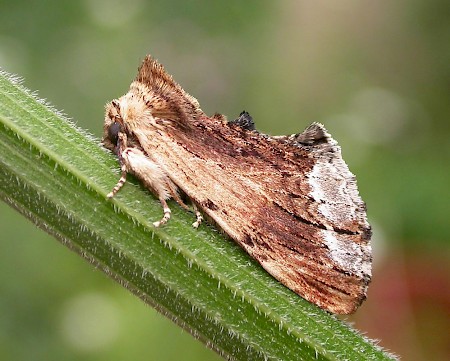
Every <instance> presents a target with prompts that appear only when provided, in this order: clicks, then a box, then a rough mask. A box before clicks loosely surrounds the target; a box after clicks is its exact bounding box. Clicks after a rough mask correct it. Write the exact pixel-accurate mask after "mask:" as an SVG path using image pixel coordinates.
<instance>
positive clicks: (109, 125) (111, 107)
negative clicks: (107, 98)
mask: <svg viewBox="0 0 450 361" xmlns="http://www.w3.org/2000/svg"><path fill="white" fill-rule="evenodd" d="M105 108H106V113H105V122H104V124H103V139H102V143H103V146H105V147H106V148H108V149H110V150H112V151H114V150H115V148H116V146H117V141H118V139H119V133H120V132H121V131H122V129H123V119H122V115H121V113H120V102H119V100H117V99H114V100H113V101H112V102H110V103H108V104H106V107H105Z"/></svg>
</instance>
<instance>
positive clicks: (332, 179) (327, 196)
mask: <svg viewBox="0 0 450 361" xmlns="http://www.w3.org/2000/svg"><path fill="white" fill-rule="evenodd" d="M340 163H342V164H340ZM340 165H342V166H340ZM338 166H340V167H339V168H338ZM308 183H309V186H310V188H311V192H310V196H312V197H313V199H314V200H315V201H316V202H317V204H318V211H319V212H320V213H321V214H322V215H323V216H324V217H325V218H326V219H327V220H328V221H330V222H332V223H334V224H342V223H345V222H351V221H353V220H355V219H356V218H357V211H358V206H359V204H357V203H355V201H357V200H358V199H359V196H358V193H357V190H356V186H355V185H354V182H353V174H351V173H350V171H349V170H348V168H347V167H346V165H345V163H344V162H343V161H342V160H341V161H340V162H338V160H335V162H333V163H329V162H323V161H317V162H316V163H315V164H314V167H313V169H312V170H311V172H310V173H309V174H308ZM355 196H356V197H357V198H356V199H355Z"/></svg>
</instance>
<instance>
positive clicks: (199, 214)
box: [192, 203, 203, 228]
mask: <svg viewBox="0 0 450 361" xmlns="http://www.w3.org/2000/svg"><path fill="white" fill-rule="evenodd" d="M193 208H194V212H195V217H196V218H197V220H196V221H195V222H194V223H192V227H194V228H198V226H200V224H202V221H203V216H202V214H201V213H200V211H199V210H198V208H197V206H196V205H195V203H194V204H193Z"/></svg>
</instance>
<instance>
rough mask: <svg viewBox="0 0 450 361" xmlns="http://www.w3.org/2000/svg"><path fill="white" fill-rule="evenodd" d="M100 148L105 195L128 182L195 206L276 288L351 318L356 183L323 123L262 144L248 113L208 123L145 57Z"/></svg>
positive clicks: (362, 290) (109, 113) (367, 262)
mask: <svg viewBox="0 0 450 361" xmlns="http://www.w3.org/2000/svg"><path fill="white" fill-rule="evenodd" d="M103 145H104V146H105V147H106V148H108V149H110V150H111V151H113V152H114V153H115V154H116V155H117V157H118V160H119V164H120V168H121V172H122V174H121V177H120V180H119V181H118V183H117V184H116V186H115V187H114V188H113V190H112V191H111V193H109V194H108V197H109V198H110V197H113V196H114V195H115V194H116V193H117V192H118V191H119V190H120V188H121V187H122V186H123V185H124V184H125V182H126V176H127V174H128V173H131V174H134V175H135V176H136V177H137V178H138V179H139V180H140V181H141V182H142V183H143V185H144V186H145V187H146V188H148V189H149V190H150V191H151V192H152V193H154V194H155V195H156V196H157V197H158V198H159V200H160V202H161V204H162V207H163V211H164V216H163V217H162V219H161V220H158V221H156V222H155V223H154V225H155V226H160V225H162V224H164V223H166V222H167V221H168V220H169V218H170V214H171V213H170V208H169V206H168V204H167V200H168V199H170V198H173V199H174V200H175V201H176V202H177V203H178V204H180V206H181V207H183V208H186V209H188V208H189V207H188V206H187V205H186V204H185V202H184V201H183V198H182V197H181V195H182V194H183V195H185V196H186V197H187V198H188V199H189V200H190V201H191V202H192V204H193V205H194V207H195V210H196V212H195V213H196V221H195V222H194V224H193V226H194V227H198V226H199V224H200V223H201V221H202V218H203V216H206V217H207V218H208V219H210V220H211V221H212V222H213V223H215V224H216V225H217V226H218V227H219V228H220V229H221V230H222V231H223V232H225V233H226V234H227V235H228V236H229V237H231V238H232V239H233V240H235V241H236V242H237V243H238V244H239V245H240V246H241V247H242V248H243V249H244V250H245V251H247V252H248V253H249V255H250V256H251V257H253V258H254V259H256V260H257V261H258V262H259V263H260V264H261V266H262V267H263V268H264V269H265V270H266V271H267V272H269V273H270V274H271V275H272V276H273V277H274V278H276V279H277V280H278V281H280V282H281V283H282V284H284V285H285V286H286V287H288V288H289V289H291V290H292V291H294V292H295V293H297V294H298V295H300V296H301V297H303V298H305V299H306V300H308V301H310V302H313V303H315V304H316V305H318V306H319V307H321V308H323V309H325V310H327V311H330V312H332V313H336V314H349V313H353V312H354V311H355V310H356V309H357V308H358V306H359V305H360V304H361V303H362V301H363V300H364V299H365V298H366V291H367V287H368V284H369V282H370V279H371V262H372V255H371V246H370V238H371V229H370V226H369V224H368V222H367V219H366V207H365V203H364V202H363V201H362V200H361V198H360V196H359V193H358V189H357V185H356V179H355V176H354V175H353V174H352V173H351V172H350V171H349V169H348V167H347V165H346V163H345V162H344V160H343V159H342V156H341V149H340V147H339V146H338V144H337V142H336V141H335V140H334V139H333V138H332V137H331V136H330V134H328V132H327V131H326V129H325V128H324V126H323V125H321V124H318V123H313V124H311V125H310V126H308V127H307V128H306V129H305V130H304V131H303V132H301V133H298V134H293V135H289V136H269V135H266V134H262V133H260V132H258V131H256V130H255V127H254V123H253V120H252V118H251V117H250V115H249V114H248V113H246V112H243V113H241V115H240V116H239V117H238V118H237V119H236V120H233V121H227V120H226V118H225V117H224V116H223V115H220V114H215V115H213V116H207V115H206V114H205V113H204V112H203V111H202V110H201V109H200V106H199V103H198V101H197V100H196V99H195V98H194V97H192V96H191V95H189V94H188V93H186V92H185V91H184V90H183V89H182V88H181V86H180V85H178V84H177V83H176V82H175V81H174V80H173V79H172V77H171V76H170V75H169V74H168V73H167V72H166V71H165V70H164V68H163V66H162V65H160V64H159V63H158V62H157V61H156V60H154V59H153V58H152V57H151V56H149V55H148V56H147V57H146V58H145V59H144V61H143V62H142V64H141V66H140V67H139V70H138V75H137V77H136V79H135V80H134V81H133V82H132V83H131V86H130V90H129V91H128V93H127V94H125V95H124V96H122V97H120V98H118V99H115V100H113V101H111V102H110V103H108V104H107V105H106V115H105V122H104V136H103Z"/></svg>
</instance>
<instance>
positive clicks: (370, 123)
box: [0, 0, 450, 360]
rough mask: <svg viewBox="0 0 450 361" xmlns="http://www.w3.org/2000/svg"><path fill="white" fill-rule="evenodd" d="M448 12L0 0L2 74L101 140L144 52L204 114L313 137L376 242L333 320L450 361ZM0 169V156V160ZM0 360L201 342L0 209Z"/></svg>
mask: <svg viewBox="0 0 450 361" xmlns="http://www.w3.org/2000/svg"><path fill="white" fill-rule="evenodd" d="M449 19H450V7H449V6H448V2H447V1H443V0H433V1H419V0H408V1H407V0H397V1H390V0H378V1H368V0H366V1H356V0H341V1H339V2H338V1H332V0H330V1H288V0H286V1H261V0H258V1H257V0H250V1H248V0H247V1H241V0H239V1H237V0H229V1H221V2H219V1H200V0H197V1H189V2H187V1H175V0H169V1H167V0H166V1H161V0H160V1H144V0H127V1H118V0H113V1H107V0H85V1H56V0H47V1H24V0H15V1H5V0H1V1H0V66H1V67H2V68H3V69H4V70H6V71H8V72H11V73H15V74H18V75H20V76H21V77H23V78H24V84H25V85H26V86H27V87H28V88H30V89H31V90H35V91H38V94H39V96H40V97H43V98H45V99H47V100H48V101H49V102H51V103H52V104H53V105H54V106H55V107H56V108H57V109H61V110H63V111H64V112H65V113H66V114H67V115H68V116H69V117H71V118H73V120H74V121H75V122H76V123H77V124H78V125H79V126H80V127H82V128H85V129H88V130H89V131H90V132H92V133H93V134H95V135H96V136H97V137H100V134H101V128H102V124H103V107H104V104H105V103H106V102H107V101H109V100H111V99H112V98H114V97H118V96H120V95H122V94H124V93H125V92H126V91H127V89H128V86H129V84H130V82H131V80H132V79H133V78H134V77H135V75H136V70H137V66H138V65H139V63H140V61H141V59H142V58H143V57H144V56H145V54H147V53H150V54H152V55H153V56H154V57H156V58H157V59H159V60H160V61H161V62H162V63H163V64H164V65H165V67H166V69H167V70H168V72H169V73H171V74H172V75H173V76H174V78H175V79H176V80H177V81H178V82H179V83H180V84H181V85H182V86H183V87H184V89H185V90H186V91H188V92H189V93H191V94H192V95H194V96H195V97H197V99H199V101H200V104H201V105H202V109H203V110H204V111H205V112H206V113H208V114H212V113H214V112H216V111H217V112H221V113H224V114H226V115H227V116H228V117H229V118H233V117H235V116H237V115H238V114H239V113H240V112H241V111H242V110H243V109H245V110H248V111H249V112H250V113H251V114H252V115H253V117H254V119H255V121H256V124H257V127H258V129H259V130H261V131H263V132H266V133H270V134H289V133H294V132H298V131H301V130H302V129H303V128H304V127H306V126H307V125H308V124H309V123H310V122H312V121H319V122H322V123H324V124H325V126H326V127H327V128H328V130H329V132H330V133H331V134H332V135H333V136H334V138H335V139H337V140H338V141H339V143H340V145H341V146H342V148H343V155H344V158H345V160H346V161H347V163H348V164H349V166H350V169H351V170H352V171H353V172H354V173H355V174H356V175H357V176H358V182H359V189H360V193H361V194H362V197H363V199H364V200H365V201H366V202H367V205H368V215H369V220H370V222H371V224H372V225H373V229H374V237H373V249H374V270H373V282H372V284H371V287H370V288H369V295H368V300H367V301H366V302H365V304H364V305H363V306H362V307H361V308H360V310H359V311H358V312H357V313H356V315H354V316H352V317H349V318H346V319H347V320H349V321H351V322H353V323H354V325H355V327H356V328H358V329H360V330H361V331H363V332H364V333H365V334H366V335H367V336H368V337H370V338H376V339H379V340H380V342H379V343H380V345H381V346H384V347H386V348H387V349H389V350H390V351H392V352H394V353H397V354H398V355H400V356H401V357H402V358H403V359H405V360H444V359H446V357H447V356H448V355H450V346H449V345H450V336H449V335H450V329H449V315H450V271H449V262H450V247H449V239H450V227H449V215H450V212H449V211H450V206H449V202H450V192H449V190H448V189H449V185H450V167H449V165H450V162H449V161H450V157H449V155H450V141H449V137H450V127H449V121H450V101H449V95H450V21H449ZM0 156H1V155H0ZM0 239H1V243H0V359H1V360H61V359H64V360H80V359H83V360H124V359H126V360H144V359H148V360H174V359H180V360H215V359H219V357H218V356H217V355H216V354H215V353H213V352H212V351H210V350H207V349H206V348H205V347H204V346H203V345H202V344H201V343H200V342H198V341H196V340H194V339H192V338H191V336H190V335H188V334H187V333H185V332H184V331H182V330H180V329H179V328H178V327H176V326H174V325H173V324H172V323H171V322H170V321H168V320H166V319H165V318H163V317H162V316H160V315H159V314H157V313H156V311H154V310H153V309H150V308H148V307H146V306H145V305H144V304H143V303H142V302H141V301H140V300H139V299H137V298H136V297H134V296H132V295H130V294H128V292H126V291H125V290H124V289H122V288H121V287H119V286H118V285H117V284H115V283H114V282H113V281H111V280H110V279H108V278H107V277H106V276H104V275H103V274H102V273H100V272H98V271H96V270H94V269H93V268H92V267H91V266H90V265H89V264H88V263H86V262H85V261H84V260H82V259H81V258H80V257H78V256H77V255H76V254H74V253H72V252H70V251H69V250H68V249H66V248H64V247H63V246H61V245H60V244H59V243H58V242H57V241H55V240H54V239H53V238H51V237H50V236H48V235H47V234H45V233H44V232H43V231H41V230H39V229H36V228H35V227H34V226H33V225H32V224H31V223H30V222H29V221H27V220H26V219H24V218H23V217H22V216H20V215H19V214H18V213H16V212H15V211H14V210H12V209H10V208H9V207H8V206H6V205H5V204H3V203H1V204H0Z"/></svg>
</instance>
